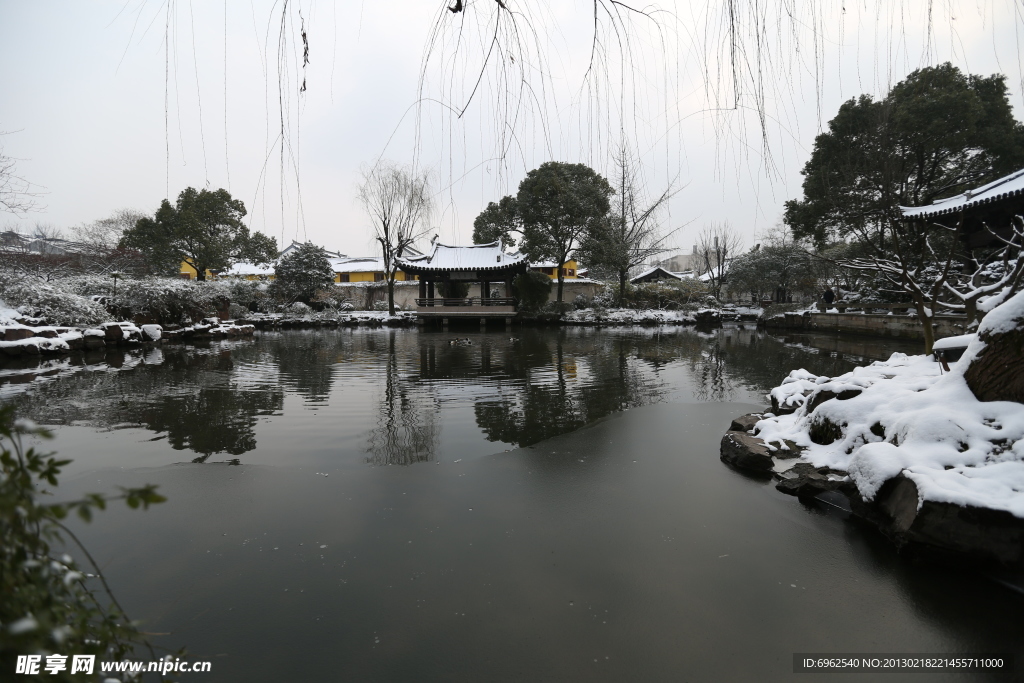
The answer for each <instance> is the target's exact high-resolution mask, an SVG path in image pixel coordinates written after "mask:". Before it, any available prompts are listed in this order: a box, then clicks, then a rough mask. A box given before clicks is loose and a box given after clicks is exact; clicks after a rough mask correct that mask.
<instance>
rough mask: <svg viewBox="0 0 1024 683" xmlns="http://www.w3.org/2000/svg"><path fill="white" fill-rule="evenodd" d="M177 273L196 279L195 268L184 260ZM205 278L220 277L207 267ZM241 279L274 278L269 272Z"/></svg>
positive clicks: (213, 278) (214, 278) (253, 280)
mask: <svg viewBox="0 0 1024 683" xmlns="http://www.w3.org/2000/svg"><path fill="white" fill-rule="evenodd" d="M178 274H179V275H180V276H181V277H183V278H187V279H189V280H195V279H196V269H195V268H193V267H192V266H190V265H189V264H187V263H185V262H184V261H182V262H181V268H179V269H178ZM229 277H232V276H229ZM206 279H207V280H219V279H220V278H219V277H218V276H217V274H216V273H214V272H212V271H211V270H209V269H207V271H206ZM242 279H244V280H248V281H250V282H255V281H256V280H264V279H266V280H273V279H274V275H273V273H271V274H270V275H243V276H242Z"/></svg>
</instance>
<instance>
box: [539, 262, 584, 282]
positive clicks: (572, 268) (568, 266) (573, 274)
mask: <svg viewBox="0 0 1024 683" xmlns="http://www.w3.org/2000/svg"><path fill="white" fill-rule="evenodd" d="M530 270H536V271H537V272H539V273H540V272H543V273H544V274H545V275H547V276H548V277H550V278H551V279H552V280H557V279H558V273H557V271H555V269H554V268H547V269H545V270H550V271H551V272H550V273H547V272H544V270H541V269H540V268H537V267H534V266H531V267H530ZM562 270H563V271H564V272H565V279H566V280H575V279H576V278H578V277H579V275H577V273H578V272H579V265H577V263H576V259H569V260H568V261H566V262H565V263H563V264H562Z"/></svg>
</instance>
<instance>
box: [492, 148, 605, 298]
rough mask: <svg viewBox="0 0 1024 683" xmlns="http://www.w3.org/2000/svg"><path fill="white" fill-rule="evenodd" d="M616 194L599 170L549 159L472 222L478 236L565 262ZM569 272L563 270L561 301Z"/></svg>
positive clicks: (598, 223)
mask: <svg viewBox="0 0 1024 683" xmlns="http://www.w3.org/2000/svg"><path fill="white" fill-rule="evenodd" d="M613 193H614V190H613V189H612V186H611V185H609V184H608V181H607V180H605V179H604V178H603V177H602V176H601V175H600V174H598V173H597V172H596V171H595V170H594V169H592V168H590V167H589V166H586V165H585V164H570V163H566V162H562V161H547V162H545V163H543V164H541V165H540V166H539V167H538V168H535V169H533V170H532V171H530V172H529V173H527V174H526V177H525V178H524V179H523V180H522V182H521V183H519V191H518V192H517V193H516V196H515V198H512V197H503V198H502V199H501V201H499V202H498V203H497V204H496V203H494V202H491V203H490V204H488V205H487V208H486V209H484V210H483V212H481V214H480V215H479V216H477V218H476V220H475V221H473V240H474V241H475V242H477V243H478V244H479V243H486V242H493V241H494V240H496V239H499V238H500V239H502V241H504V242H505V243H506V244H509V245H513V246H514V245H516V244H517V240H521V241H520V242H519V244H520V248H521V250H522V251H523V253H525V254H526V256H527V257H528V258H529V259H530V260H533V261H543V260H551V261H554V262H555V263H556V264H559V265H561V264H563V263H565V262H566V261H568V260H569V259H570V258H572V256H573V254H574V253H575V251H576V250H577V249H578V248H579V247H580V245H581V244H582V243H583V240H584V239H585V238H586V237H587V235H589V234H590V233H591V232H595V231H597V230H598V229H599V228H600V227H601V226H602V224H603V223H604V222H605V221H607V220H608V211H609V210H610V209H611V203H610V197H611V195H612V194H613ZM564 279H565V278H564V273H563V272H562V269H561V268H559V269H558V302H559V303H561V302H562V284H563V282H564Z"/></svg>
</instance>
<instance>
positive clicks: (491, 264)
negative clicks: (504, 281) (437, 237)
mask: <svg viewBox="0 0 1024 683" xmlns="http://www.w3.org/2000/svg"><path fill="white" fill-rule="evenodd" d="M526 263H527V262H526V257H525V256H523V255H522V254H519V253H513V254H507V253H505V251H504V250H503V249H502V245H501V240H498V241H497V242H491V243H490V244H473V245H470V246H466V247H459V246H452V245H448V244H441V243H440V242H435V243H434V247H433V249H431V251H430V253H429V254H425V255H423V256H412V257H409V258H400V259H398V265H399V267H400V268H401V269H402V270H404V271H405V272H407V273H408V272H416V273H419V272H437V273H442V272H451V271H490V270H511V269H513V268H517V267H519V266H525V265H526Z"/></svg>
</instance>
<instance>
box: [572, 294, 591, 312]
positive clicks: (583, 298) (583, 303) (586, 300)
mask: <svg viewBox="0 0 1024 683" xmlns="http://www.w3.org/2000/svg"><path fill="white" fill-rule="evenodd" d="M590 304H591V299H590V297H588V296H587V295H586V294H577V295H576V298H575V299H573V300H572V307H573V308H575V309H576V310H577V311H581V310H583V309H584V308H590Z"/></svg>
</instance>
